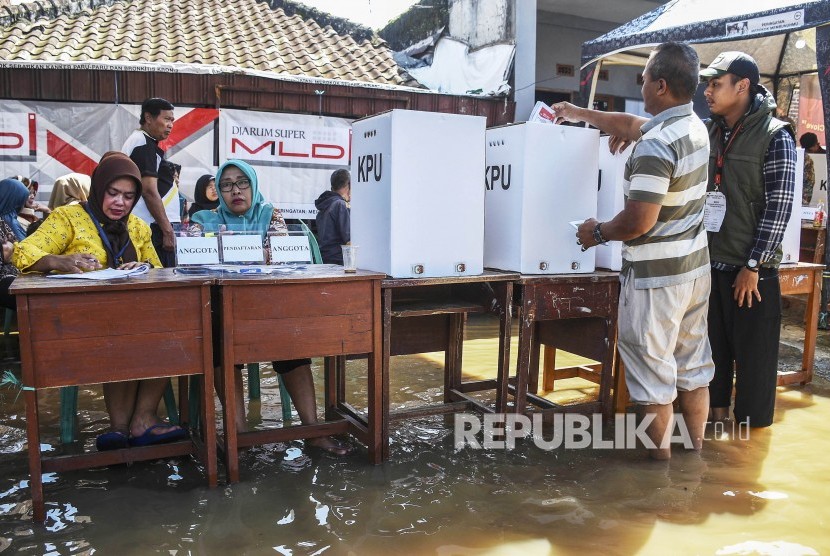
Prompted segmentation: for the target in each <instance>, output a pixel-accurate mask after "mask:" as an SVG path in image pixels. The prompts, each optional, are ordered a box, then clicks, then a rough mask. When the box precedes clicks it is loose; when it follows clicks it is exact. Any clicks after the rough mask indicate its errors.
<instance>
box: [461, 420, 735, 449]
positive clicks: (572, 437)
mask: <svg viewBox="0 0 830 556" xmlns="http://www.w3.org/2000/svg"><path fill="white" fill-rule="evenodd" d="M654 418H655V415H654V414H652V413H648V414H645V415H643V416H641V417H639V416H637V415H635V414H633V413H626V414H617V415H615V416H614V421H613V425H607V424H606V423H605V422H604V419H603V416H602V414H600V413H594V414H592V415H590V416H588V415H582V414H578V413H556V414H554V415H553V424H552V426H547V427H546V426H545V425H544V423H543V419H544V416H543V415H542V414H541V413H536V414H534V415H533V418H532V419H531V418H530V417H527V416H526V415H518V414H514V413H485V414H484V415H478V414H470V413H456V414H455V427H454V429H455V430H454V446H455V449H456V451H458V450H461V449H463V448H465V447H469V448H472V449H475V450H512V449H514V448H515V447H516V441H517V440H519V439H530V440H531V441H532V442H533V443H534V444H535V445H536V447H537V448H541V449H542V450H556V449H558V448H565V449H568V450H581V449H586V448H588V449H594V450H631V449H637V448H642V447H644V448H647V449H655V448H657V447H658V446H656V445H655V443H654V442H653V441H652V440H651V438H649V436H648V434H647V433H646V430H647V429H648V427H649V425H650V424H651V422H652V421H653V420H654ZM548 420H550V417H549V418H548ZM749 430H750V429H749V422H748V421H746V422H740V423H735V422H733V421H730V422H727V423H723V422H720V421H718V422H715V423H712V425H711V426H710V427H707V428H706V434H705V435H704V440H712V439H718V438H724V437H726V436H729V437H731V438H737V439H740V440H749ZM662 444H663V445H661V446H659V448H661V449H663V448H668V447H670V446H671V445H682V446H683V447H684V448H687V449H693V448H694V445H693V442H692V437H691V435H690V434H689V429H688V427H687V426H686V421H685V420H684V419H683V415H682V414H680V413H676V414H675V415H674V423H673V425H672V428H671V429H670V431H669V434H667V435H666V437H665V438H664V442H663V443H662Z"/></svg>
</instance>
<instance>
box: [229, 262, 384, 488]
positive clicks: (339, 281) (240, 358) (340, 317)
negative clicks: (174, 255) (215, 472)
mask: <svg viewBox="0 0 830 556" xmlns="http://www.w3.org/2000/svg"><path fill="white" fill-rule="evenodd" d="M384 276H385V275H384V274H381V273H377V272H367V271H362V270H359V271H357V272H356V273H354V274H347V273H344V272H343V267H342V266H337V265H313V266H310V267H308V270H305V271H302V272H298V273H292V274H261V275H257V274H241V275H240V274H236V275H234V274H223V275H222V276H220V277H218V278H217V279H216V283H217V285H218V286H219V293H220V298H221V304H220V306H219V311H218V316H219V320H220V330H221V350H222V373H223V377H224V388H223V391H222V392H220V395H221V396H222V398H223V404H224V427H225V431H224V435H223V437H224V445H223V447H224V452H225V454H224V455H225V462H226V464H227V472H228V481H229V482H237V481H239V456H238V449H239V448H241V447H245V446H253V445H258V444H269V443H273V442H283V441H288V440H297V439H301V438H314V437H319V436H326V435H330V434H344V433H350V434H353V435H354V436H355V437H357V439H358V440H360V441H361V442H363V443H364V444H366V446H367V447H368V450H369V460H370V461H371V462H372V463H380V460H381V455H382V454H381V405H382V386H381V373H380V357H379V356H380V352H381V317H380V307H381V301H380V282H381V279H382V278H384ZM363 354H368V357H369V370H368V398H369V399H368V410H367V414H366V415H365V416H363V415H360V414H359V412H358V411H357V410H356V409H355V408H353V407H352V406H351V405H349V404H348V403H346V401H345V395H344V390H343V389H341V388H336V387H335V384H336V382H337V381H336V378H335V377H333V376H331V372H330V371H331V369H332V366H331V365H328V364H327V365H326V393H327V400H326V414H327V417H330V418H333V417H334V415H333V414H335V413H336V414H337V416H338V418H337V419H336V420H331V419H327V420H326V421H325V422H322V423H319V424H315V425H298V426H292V427H283V428H278V429H271V430H260V431H250V432H245V433H237V430H236V421H235V414H234V411H233V408H234V407H235V404H236V392H235V390H234V387H233V384H234V380H233V378H234V373H235V372H236V371H235V369H234V365H237V364H244V363H250V362H256V361H282V360H287V359H300V358H305V357H321V356H341V355H342V356H345V355H363ZM329 393H332V394H333V398H331V399H329Z"/></svg>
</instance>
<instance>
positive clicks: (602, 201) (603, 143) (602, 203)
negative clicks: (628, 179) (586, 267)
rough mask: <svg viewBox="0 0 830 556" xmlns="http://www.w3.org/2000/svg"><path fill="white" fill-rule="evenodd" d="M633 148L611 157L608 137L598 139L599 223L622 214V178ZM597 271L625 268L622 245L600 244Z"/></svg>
mask: <svg viewBox="0 0 830 556" xmlns="http://www.w3.org/2000/svg"><path fill="white" fill-rule="evenodd" d="M632 152H634V145H633V144H632V145H629V146H628V148H627V149H625V150H624V151H623V152H621V153H619V154H611V152H610V151H609V150H608V137H600V139H599V192H598V198H597V220H599V221H600V222H608V221H609V220H611V219H612V218H614V217H615V216H616V215H617V214H619V213H620V212H621V211H622V209H623V208H624V207H625V196H624V194H623V178H624V177H625V163H626V161H627V160H628V157H629V156H631V153H632ZM594 249H595V250H596V255H597V268H606V269H608V270H616V271H619V270H621V269H622V242H621V241H609V242H608V243H606V244H605V245H597V246H596V247H595V248H594Z"/></svg>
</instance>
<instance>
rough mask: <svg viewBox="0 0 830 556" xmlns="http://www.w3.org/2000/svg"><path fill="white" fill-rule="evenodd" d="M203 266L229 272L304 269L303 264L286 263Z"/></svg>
mask: <svg viewBox="0 0 830 556" xmlns="http://www.w3.org/2000/svg"><path fill="white" fill-rule="evenodd" d="M204 268H206V269H208V270H211V271H214V272H229V273H231V274H287V273H291V272H297V271H300V270H305V267H304V266H294V265H291V266H288V265H279V266H275V265H225V264H217V265H206V266H205V267H204Z"/></svg>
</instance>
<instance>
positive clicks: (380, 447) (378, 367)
mask: <svg viewBox="0 0 830 556" xmlns="http://www.w3.org/2000/svg"><path fill="white" fill-rule="evenodd" d="M388 302H389V304H388V306H387V300H386V298H385V297H384V296H383V295H382V294H381V288H380V280H376V281H374V282H373V285H372V331H373V332H372V352H371V353H370V354H369V361H368V364H367V369H366V374H367V378H368V381H369V387H368V389H367V393H368V394H367V397H368V400H367V409H366V428H367V432H368V436H369V442H368V444H369V446H368V448H369V461H370V462H371V463H374V464H378V463H381V462H382V461H384V460H385V459H386V458H388V457H389V429H388V427H389V405H388V399H389V398H388V395H389V376H388V373H384V372H383V369H382V361H383V360H385V361H388V360H389V359H388V351H387V350H388V349H389V344H388V343H385V342H384V334H385V333H386V332H385V331H386V330H387V328H386V327H385V326H381V323H385V322H386V320H387V318H388V319H389V320H390V321H391V318H392V299H391V294H390V298H389V300H388ZM387 310H388V311H387ZM390 324H391V322H390ZM388 330H389V331H390V333H391V326H390V327H389V329H388ZM381 353H382V354H383V355H381ZM341 359H342V367H341V368H340V369H338V371H339V372H338V374H339V375H340V377H341V378H340V382H343V380H344V377H343V375H345V364H346V360H345V358H341Z"/></svg>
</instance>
